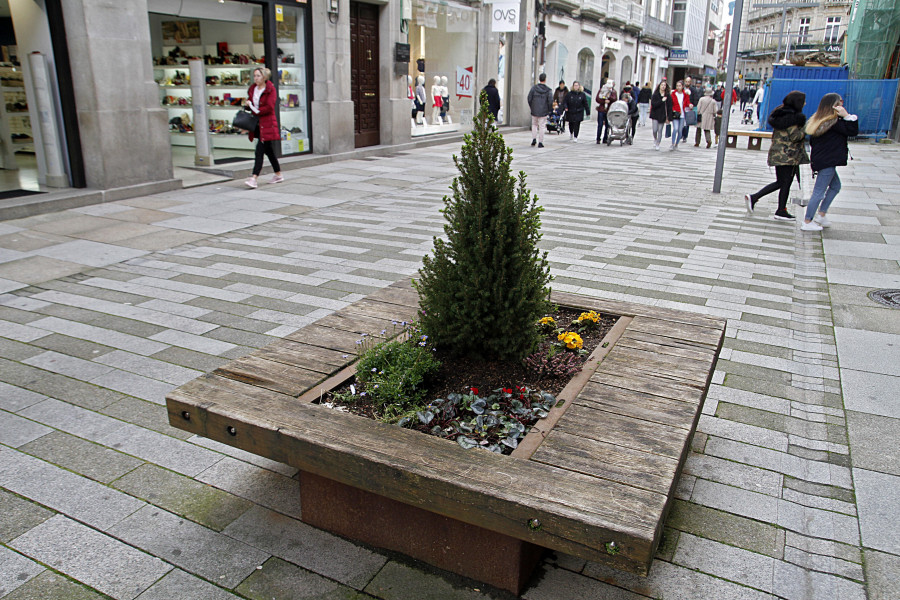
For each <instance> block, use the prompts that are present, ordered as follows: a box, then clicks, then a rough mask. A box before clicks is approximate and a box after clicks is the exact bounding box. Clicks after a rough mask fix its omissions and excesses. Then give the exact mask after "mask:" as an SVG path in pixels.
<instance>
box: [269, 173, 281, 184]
mask: <svg viewBox="0 0 900 600" xmlns="http://www.w3.org/2000/svg"><path fill="white" fill-rule="evenodd" d="M282 181H284V175H272V179H270V180H269V183H281V182H282Z"/></svg>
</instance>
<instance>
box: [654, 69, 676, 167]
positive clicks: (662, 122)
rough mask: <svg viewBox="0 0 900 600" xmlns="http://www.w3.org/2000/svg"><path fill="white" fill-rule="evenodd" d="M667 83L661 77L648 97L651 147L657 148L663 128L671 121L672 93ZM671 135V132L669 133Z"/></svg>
mask: <svg viewBox="0 0 900 600" xmlns="http://www.w3.org/2000/svg"><path fill="white" fill-rule="evenodd" d="M670 91H671V90H669V83H668V82H667V81H666V80H665V79H663V80H662V81H660V82H659V85H658V86H656V91H655V92H653V96H651V98H650V120H651V121H652V124H653V149H654V150H659V145H660V144H661V143H662V138H663V130H664V129H665V127H666V125H669V126H671V123H672V95H671V93H670ZM670 135H671V133H670Z"/></svg>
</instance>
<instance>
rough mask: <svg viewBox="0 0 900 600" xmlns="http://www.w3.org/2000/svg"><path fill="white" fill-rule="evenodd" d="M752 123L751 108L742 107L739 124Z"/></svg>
mask: <svg viewBox="0 0 900 600" xmlns="http://www.w3.org/2000/svg"><path fill="white" fill-rule="evenodd" d="M748 123H749V124H750V125H753V109H752V108H750V107H749V106H748V107H747V108H745V109H744V116H743V118H741V125H746V124H748Z"/></svg>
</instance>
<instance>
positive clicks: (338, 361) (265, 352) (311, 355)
mask: <svg viewBox="0 0 900 600" xmlns="http://www.w3.org/2000/svg"><path fill="white" fill-rule="evenodd" d="M252 356H255V357H257V358H262V359H265V360H271V361H274V362H279V363H282V364H285V365H291V366H295V367H300V368H303V369H308V370H310V371H316V372H318V373H324V374H326V375H330V374H332V373H335V372H336V371H338V370H340V369H341V368H343V367H344V365H346V364H347V361H348V360H353V358H354V356H355V355H354V354H348V353H346V352H338V351H337V350H329V349H327V348H321V347H319V346H310V345H309V344H301V343H300V342H293V341H291V340H288V339H282V340H278V341H277V342H272V343H271V344H269V345H268V346H264V347H262V348H260V349H259V350H256V351H255V352H253V353H252Z"/></svg>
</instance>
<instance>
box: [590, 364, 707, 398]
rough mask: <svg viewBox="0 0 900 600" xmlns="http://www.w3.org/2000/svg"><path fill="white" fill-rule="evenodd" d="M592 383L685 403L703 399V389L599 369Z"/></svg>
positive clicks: (675, 382)
mask: <svg viewBox="0 0 900 600" xmlns="http://www.w3.org/2000/svg"><path fill="white" fill-rule="evenodd" d="M591 381H592V382H593V383H600V384H605V385H608V386H610V387H615V388H622V389H624V390H631V391H635V392H643V393H645V394H650V395H652V396H662V397H663V398H672V399H674V400H681V401H683V402H694V403H700V401H701V399H702V397H703V390H702V389H699V388H697V387H695V386H692V385H687V384H684V383H680V382H677V381H672V380H667V379H662V378H659V377H655V378H649V377H647V378H643V379H641V378H637V377H633V376H631V375H625V376H622V375H617V374H615V373H606V372H600V370H599V369H598V370H597V372H596V373H594V376H593V377H591Z"/></svg>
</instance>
